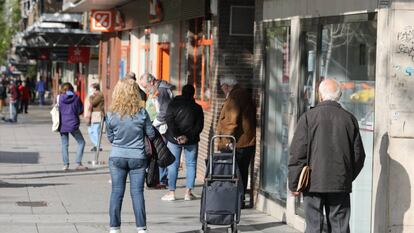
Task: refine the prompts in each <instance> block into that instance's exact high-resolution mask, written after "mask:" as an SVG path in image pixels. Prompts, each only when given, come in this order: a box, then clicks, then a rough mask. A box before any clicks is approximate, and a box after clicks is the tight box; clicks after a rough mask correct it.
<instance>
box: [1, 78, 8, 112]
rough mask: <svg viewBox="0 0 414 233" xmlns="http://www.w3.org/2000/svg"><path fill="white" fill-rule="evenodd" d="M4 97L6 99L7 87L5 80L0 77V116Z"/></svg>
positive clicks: (4, 101)
mask: <svg viewBox="0 0 414 233" xmlns="http://www.w3.org/2000/svg"><path fill="white" fill-rule="evenodd" d="M6 99H7V87H6V85H5V81H4V80H3V79H0V117H2V118H3V117H4V116H3V108H4V106H5V105H6Z"/></svg>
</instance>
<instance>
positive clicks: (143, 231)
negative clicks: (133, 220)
mask: <svg viewBox="0 0 414 233" xmlns="http://www.w3.org/2000/svg"><path fill="white" fill-rule="evenodd" d="M138 233H147V230H138Z"/></svg>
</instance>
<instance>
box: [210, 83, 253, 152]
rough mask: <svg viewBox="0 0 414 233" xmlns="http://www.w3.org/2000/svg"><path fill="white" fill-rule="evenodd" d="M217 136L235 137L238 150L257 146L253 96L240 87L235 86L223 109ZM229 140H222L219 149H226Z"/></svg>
mask: <svg viewBox="0 0 414 233" xmlns="http://www.w3.org/2000/svg"><path fill="white" fill-rule="evenodd" d="M216 134H219V135H223V134H224V135H233V136H234V137H235V138H236V142H237V145H236V148H245V147H250V146H254V145H256V107H255V104H254V102H253V99H252V96H251V94H250V93H248V92H247V91H246V90H245V89H243V88H241V87H240V86H239V85H236V86H234V88H233V90H232V91H231V92H230V94H229V96H228V97H227V98H226V100H225V102H224V104H223V107H222V109H221V113H220V118H219V120H218V124H217V129H216ZM228 143H229V140H225V139H221V140H220V141H219V143H218V146H219V149H224V148H226V145H227V144H228Z"/></svg>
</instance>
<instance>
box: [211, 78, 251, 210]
mask: <svg viewBox="0 0 414 233" xmlns="http://www.w3.org/2000/svg"><path fill="white" fill-rule="evenodd" d="M220 86H221V90H222V91H223V92H224V94H225V96H226V99H225V101H224V104H223V107H222V109H221V112H220V117H219V121H218V123H217V129H216V134H217V135H232V136H234V137H235V138H236V145H233V144H232V143H231V142H229V141H228V140H227V139H223V138H222V139H220V140H219V143H218V146H219V149H220V150H229V149H230V150H233V149H235V150H236V161H237V165H238V167H239V169H240V174H241V178H242V182H243V187H244V193H245V192H246V188H247V180H248V174H249V165H250V161H251V160H252V159H253V157H254V154H255V151H256V148H255V147H256V106H255V103H254V101H253V98H252V95H251V94H250V93H249V92H248V91H247V90H245V89H244V88H241V87H240V85H239V84H238V82H237V80H236V77H234V76H232V75H227V76H224V77H222V78H221V79H220ZM243 197H244V196H243ZM243 206H244V202H243ZM243 206H242V207H243Z"/></svg>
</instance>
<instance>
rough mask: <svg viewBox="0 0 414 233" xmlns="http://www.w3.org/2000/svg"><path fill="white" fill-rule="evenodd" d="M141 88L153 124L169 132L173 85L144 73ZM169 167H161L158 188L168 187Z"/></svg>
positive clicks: (140, 80)
mask: <svg viewBox="0 0 414 233" xmlns="http://www.w3.org/2000/svg"><path fill="white" fill-rule="evenodd" d="M138 84H139V86H140V88H145V90H146V93H147V94H148V97H147V99H146V106H145V108H146V110H147V112H148V114H149V116H150V118H151V121H152V125H153V126H154V127H155V128H157V129H158V131H159V132H160V134H161V135H164V134H165V133H166V132H167V129H168V127H167V122H166V115H167V108H168V105H169V104H170V102H171V100H172V98H173V97H174V96H173V93H172V89H173V85H171V84H169V83H168V82H167V81H164V80H157V79H156V78H155V76H154V75H152V74H150V73H144V74H143V75H141V77H140V78H139V81H138ZM167 175H168V172H167V168H161V167H160V185H159V186H158V187H157V188H166V185H167Z"/></svg>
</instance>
